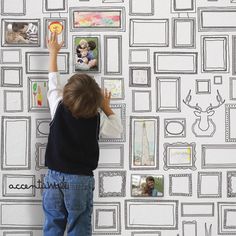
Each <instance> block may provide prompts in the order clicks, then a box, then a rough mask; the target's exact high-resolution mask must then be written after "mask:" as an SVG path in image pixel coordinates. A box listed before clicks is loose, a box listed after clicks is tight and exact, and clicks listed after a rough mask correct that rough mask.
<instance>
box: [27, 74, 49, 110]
mask: <svg viewBox="0 0 236 236" xmlns="http://www.w3.org/2000/svg"><path fill="white" fill-rule="evenodd" d="M47 91H48V80H47V78H42V77H29V80H28V110H29V111H34V112H48V111H49V105H48V99H47Z"/></svg>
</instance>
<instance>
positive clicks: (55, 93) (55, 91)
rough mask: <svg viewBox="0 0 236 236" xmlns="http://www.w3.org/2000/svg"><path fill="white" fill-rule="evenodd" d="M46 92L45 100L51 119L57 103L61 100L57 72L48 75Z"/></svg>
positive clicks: (60, 88) (61, 89) (61, 91)
mask: <svg viewBox="0 0 236 236" xmlns="http://www.w3.org/2000/svg"><path fill="white" fill-rule="evenodd" d="M48 78H49V81H48V92H47V98H48V103H49V108H50V113H51V118H52V119H53V117H54V114H55V111H56V108H57V105H58V103H59V102H60V101H61V100H62V93H63V88H62V85H61V81H60V74H59V72H50V73H49V74H48Z"/></svg>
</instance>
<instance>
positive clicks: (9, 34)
mask: <svg viewBox="0 0 236 236" xmlns="http://www.w3.org/2000/svg"><path fill="white" fill-rule="evenodd" d="M4 23H5V24H4V26H5V30H4V32H5V38H4V40H3V44H4V45H3V46H5V45H6V46H18V45H19V44H20V45H25V46H31V47H32V46H39V39H40V36H39V22H38V21H37V20H32V22H31V21H27V22H26V21H17V20H14V21H9V20H7V21H6V22H4Z"/></svg>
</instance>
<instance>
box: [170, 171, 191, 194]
mask: <svg viewBox="0 0 236 236" xmlns="http://www.w3.org/2000/svg"><path fill="white" fill-rule="evenodd" d="M183 177H185V178H187V179H188V193H180V192H179V193H175V192H173V178H183ZM169 195H170V196H186V197H191V196H192V195H193V184H192V174H170V175H169Z"/></svg>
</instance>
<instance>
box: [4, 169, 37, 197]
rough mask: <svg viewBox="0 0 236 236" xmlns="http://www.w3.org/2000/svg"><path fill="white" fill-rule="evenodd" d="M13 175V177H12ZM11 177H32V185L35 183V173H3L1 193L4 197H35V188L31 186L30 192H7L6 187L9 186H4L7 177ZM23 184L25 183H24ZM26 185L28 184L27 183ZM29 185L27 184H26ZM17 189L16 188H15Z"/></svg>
mask: <svg viewBox="0 0 236 236" xmlns="http://www.w3.org/2000/svg"><path fill="white" fill-rule="evenodd" d="M14 176H15V177H14ZM11 177H14V178H29V179H32V185H35V175H25V174H3V175H2V187H3V188H2V189H3V193H2V195H3V196H4V197H35V193H36V191H35V188H34V187H32V193H31V194H22V193H18V194H17V193H15V194H13V193H7V187H9V186H6V184H7V178H11ZM24 186H25V185H24ZM27 186H28V185H27ZM28 187H29V186H28ZM26 189H27V188H26ZM16 191H17V189H16Z"/></svg>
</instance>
